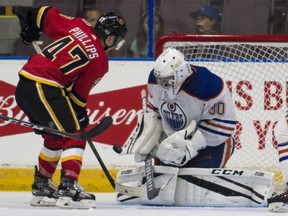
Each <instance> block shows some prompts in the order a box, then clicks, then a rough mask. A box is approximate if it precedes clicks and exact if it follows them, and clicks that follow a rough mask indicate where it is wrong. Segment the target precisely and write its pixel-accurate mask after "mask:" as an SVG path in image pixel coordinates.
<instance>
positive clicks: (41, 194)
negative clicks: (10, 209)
mask: <svg viewBox="0 0 288 216" xmlns="http://www.w3.org/2000/svg"><path fill="white" fill-rule="evenodd" d="M32 195H33V198H32V200H31V202H30V205H31V206H44V207H49V206H55V204H56V201H57V199H58V197H59V196H58V191H57V187H56V186H55V185H54V183H53V181H52V180H51V179H47V178H45V177H42V176H40V175H39V172H38V168H37V166H35V175H34V183H33V184H32Z"/></svg>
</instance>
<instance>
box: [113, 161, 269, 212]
mask: <svg viewBox="0 0 288 216" xmlns="http://www.w3.org/2000/svg"><path fill="white" fill-rule="evenodd" d="M273 177H274V173H270V172H263V171H250V170H240V169H239V170H238V169H221V168H209V169H204V168H176V167H165V166H154V183H155V187H156V188H160V193H159V195H158V196H157V197H156V198H154V199H152V200H149V199H148V198H147V191H146V183H145V182H146V177H145V171H144V166H143V167H138V168H134V169H123V170H120V171H119V172H118V174H117V180H116V191H117V201H119V202H121V203H133V204H136V203H137V204H146V205H174V206H201V207H204V206H207V207H265V206H267V199H268V198H269V197H270V196H271V195H272V193H273V184H272V183H273ZM117 185H118V186H119V187H117Z"/></svg>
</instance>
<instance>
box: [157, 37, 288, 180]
mask: <svg viewBox="0 0 288 216" xmlns="http://www.w3.org/2000/svg"><path fill="white" fill-rule="evenodd" d="M168 46H172V47H175V48H176V49H178V50H180V51H181V52H183V53H184V55H185V58H186V60H188V61H190V62H191V64H194V63H195V65H201V66H206V67H207V68H208V69H210V70H211V71H212V72H214V73H215V74H217V75H219V76H221V77H222V78H223V79H224V80H225V82H226V83H227V86H228V88H229V90H230V92H231V94H232V98H233V100H234V103H235V107H236V113H237V127H236V132H235V135H234V138H235V141H236V148H235V151H234V154H233V155H232V157H231V158H230V160H229V161H228V163H227V165H226V167H227V168H235V169H239V168H240V169H249V170H263V171H271V172H274V173H275V179H274V182H275V183H276V184H277V183H279V184H280V183H281V182H282V175H281V172H280V168H279V162H278V152H277V140H276V139H275V136H274V127H275V124H276V123H277V121H278V120H279V119H280V118H283V117H284V116H285V114H286V109H287V103H288V98H287V94H288V90H287V87H288V82H287V81H286V78H287V74H288V65H287V56H288V52H287V51H288V36H284V35H283V36H282V35H182V34H181V35H179V34H171V35H165V36H164V37H162V38H161V39H160V40H159V41H158V43H157V46H156V56H159V55H160V53H161V52H162V50H163V49H165V48H166V47H168ZM211 85H213V83H211ZM287 168H288V167H287Z"/></svg>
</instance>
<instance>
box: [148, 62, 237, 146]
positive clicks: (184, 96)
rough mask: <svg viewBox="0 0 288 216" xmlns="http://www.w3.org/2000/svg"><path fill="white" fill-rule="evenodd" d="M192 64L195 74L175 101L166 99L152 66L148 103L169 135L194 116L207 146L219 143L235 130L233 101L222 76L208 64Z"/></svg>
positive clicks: (189, 78) (188, 122) (186, 124)
mask: <svg viewBox="0 0 288 216" xmlns="http://www.w3.org/2000/svg"><path fill="white" fill-rule="evenodd" d="M191 67H192V70H193V74H192V75H191V76H190V77H188V79H187V80H186V81H185V82H184V83H183V85H182V87H181V89H180V91H179V92H178V93H177V94H176V97H175V100H174V102H169V101H167V100H165V96H164V95H165V91H166V90H165V89H164V88H162V87H161V86H158V85H157V82H156V80H155V76H154V74H153V70H152V71H151V73H150V76H149V81H148V94H149V97H148V101H149V104H148V107H149V108H150V109H152V110H154V111H156V112H157V113H158V114H159V115H160V116H161V119H162V125H163V128H164V131H165V133H166V134H167V135H168V136H169V135H171V134H173V133H174V132H177V131H179V130H182V129H185V128H186V127H187V126H188V125H189V124H190V122H191V121H192V120H195V121H197V124H198V129H199V130H201V132H202V133H203V135H204V137H205V138H206V142H207V146H217V145H219V144H221V143H223V142H225V141H226V140H227V139H228V138H230V137H231V136H232V135H233V134H234V131H235V128H236V113H235V107H234V102H233V100H232V98H231V95H230V92H229V90H228V88H227V86H226V84H225V82H224V81H223V80H222V79H221V78H220V77H218V76H217V75H215V74H213V73H211V72H210V71H209V70H208V69H207V68H205V67H198V66H191Z"/></svg>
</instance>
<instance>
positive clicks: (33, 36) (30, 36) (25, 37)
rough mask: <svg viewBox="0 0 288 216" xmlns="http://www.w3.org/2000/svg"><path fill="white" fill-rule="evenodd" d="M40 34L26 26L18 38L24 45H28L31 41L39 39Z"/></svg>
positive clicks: (38, 31)
mask: <svg viewBox="0 0 288 216" xmlns="http://www.w3.org/2000/svg"><path fill="white" fill-rule="evenodd" d="M41 34H42V32H41V31H40V30H38V29H36V28H34V27H32V26H29V25H26V26H25V28H24V29H22V31H21V33H20V37H21V38H22V41H23V43H24V44H26V45H29V44H31V43H32V42H33V41H36V40H38V39H39V38H40V36H41Z"/></svg>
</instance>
